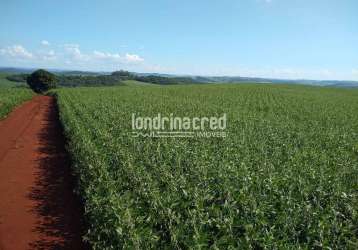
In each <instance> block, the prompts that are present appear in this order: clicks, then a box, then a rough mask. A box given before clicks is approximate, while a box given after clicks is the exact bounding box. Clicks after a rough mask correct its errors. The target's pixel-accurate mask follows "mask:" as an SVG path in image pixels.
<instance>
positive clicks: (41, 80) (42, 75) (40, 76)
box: [27, 69, 58, 93]
mask: <svg viewBox="0 0 358 250" xmlns="http://www.w3.org/2000/svg"><path fill="white" fill-rule="evenodd" d="M57 81H58V79H57V77H56V76H55V75H54V74H52V73H50V72H48V71H46V70H43V69H39V70H36V71H35V72H33V73H32V74H31V75H30V76H29V77H28V78H27V84H28V85H29V86H30V88H31V89H32V90H33V91H35V92H36V93H43V92H45V91H47V90H49V89H53V88H56V84H57Z"/></svg>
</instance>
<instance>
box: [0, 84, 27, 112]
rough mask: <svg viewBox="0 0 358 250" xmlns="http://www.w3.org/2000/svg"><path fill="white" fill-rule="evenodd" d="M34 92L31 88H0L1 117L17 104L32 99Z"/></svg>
mask: <svg viewBox="0 0 358 250" xmlns="http://www.w3.org/2000/svg"><path fill="white" fill-rule="evenodd" d="M32 96H33V92H32V91H31V90H30V89H29V88H9V87H3V88H0V119H2V118H4V117H5V116H6V115H7V114H8V113H9V112H10V111H11V110H12V109H13V108H14V107H15V106H17V105H19V104H20V103H22V102H24V101H26V100H29V99H31V97H32Z"/></svg>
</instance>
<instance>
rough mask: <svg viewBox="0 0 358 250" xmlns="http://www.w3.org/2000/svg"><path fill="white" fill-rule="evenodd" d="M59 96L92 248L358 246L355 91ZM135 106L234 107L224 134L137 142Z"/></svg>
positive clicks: (174, 109)
mask: <svg viewBox="0 0 358 250" xmlns="http://www.w3.org/2000/svg"><path fill="white" fill-rule="evenodd" d="M55 93H56V95H57V97H58V104H59V109H60V117H61V121H62V123H63V126H64V130H65V134H66V136H67V138H68V140H69V145H68V146H69V151H70V153H71V156H72V159H73V167H74V169H75V173H76V174H77V176H78V178H79V192H80V194H81V196H82V198H83V200H84V203H85V211H86V218H87V221H88V225H89V230H88V233H87V236H86V237H87V239H88V241H89V242H90V243H91V245H92V246H93V248H94V249H118V248H125V249H207V248H211V249H237V248H239V249H299V248H300V249H312V248H313V249H357V248H358V236H357V235H358V197H357V195H358V91H357V90H345V89H333V88H332V89H330V88H320V87H307V86H293V85H292V86H287V85H260V84H251V85H250V84H240V85H219V84H218V85H201V86H198V85H193V86H170V87H169V86H168V87H155V88H154V87H147V86H128V87H125V86H124V87H110V88H73V89H65V88H64V89H58V90H56V91H55ZM132 113H136V114H140V115H142V116H149V117H151V116H154V115H156V114H158V113H161V114H163V115H168V116H169V115H170V114H171V113H172V114H175V115H176V116H189V117H201V116H209V117H210V116H218V115H221V114H223V113H226V114H227V129H226V132H227V137H226V138H200V137H193V138H150V137H133V136H132V135H131V132H132V128H131V116H132Z"/></svg>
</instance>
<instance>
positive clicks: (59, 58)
mask: <svg viewBox="0 0 358 250" xmlns="http://www.w3.org/2000/svg"><path fill="white" fill-rule="evenodd" d="M40 44H41V45H42V47H41V48H40V49H38V50H33V51H30V50H28V49H26V48H25V47H24V46H22V45H18V44H16V45H12V46H7V47H3V48H0V57H1V59H2V61H5V62H7V63H9V64H10V65H14V64H15V65H16V66H25V65H26V66H29V65H32V66H31V67H46V68H50V67H64V66H66V67H71V68H77V69H90V70H114V69H118V68H126V67H129V68H130V67H131V66H134V65H140V64H143V62H144V58H143V57H141V56H140V55H137V54H133V53H129V52H126V53H110V52H105V51H100V50H93V51H92V52H83V51H82V50H81V48H80V45H78V44H62V45H57V46H52V45H51V44H50V43H49V42H48V41H46V40H43V41H41V42H40Z"/></svg>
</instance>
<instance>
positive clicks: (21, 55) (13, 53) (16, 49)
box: [0, 45, 34, 59]
mask: <svg viewBox="0 0 358 250" xmlns="http://www.w3.org/2000/svg"><path fill="white" fill-rule="evenodd" d="M0 54H1V55H4V56H9V57H12V58H15V59H30V58H33V57H34V56H33V54H32V53H30V52H29V51H27V50H26V49H25V48H24V47H23V46H21V45H13V46H9V47H6V48H3V49H0Z"/></svg>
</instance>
